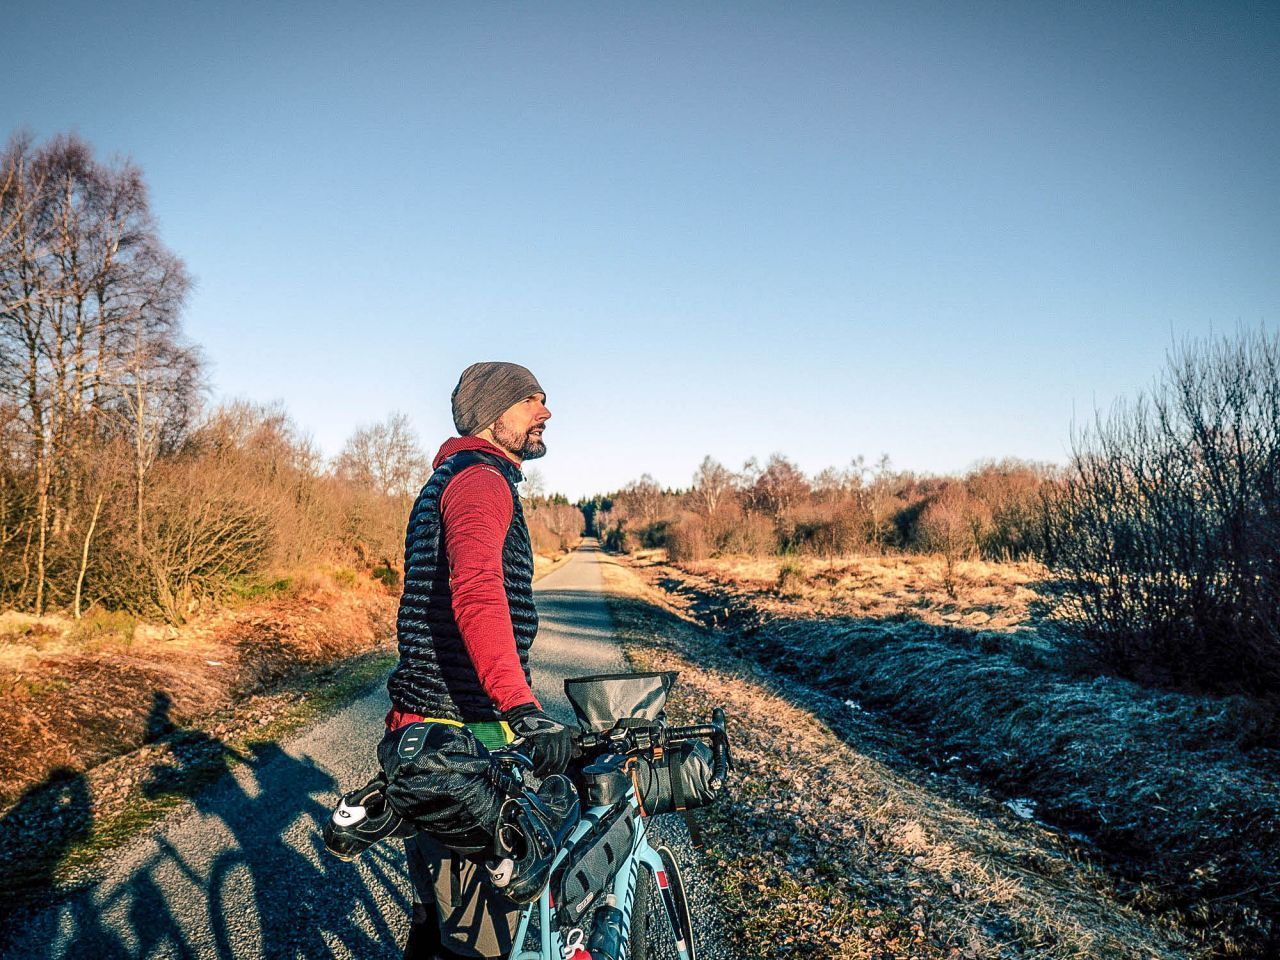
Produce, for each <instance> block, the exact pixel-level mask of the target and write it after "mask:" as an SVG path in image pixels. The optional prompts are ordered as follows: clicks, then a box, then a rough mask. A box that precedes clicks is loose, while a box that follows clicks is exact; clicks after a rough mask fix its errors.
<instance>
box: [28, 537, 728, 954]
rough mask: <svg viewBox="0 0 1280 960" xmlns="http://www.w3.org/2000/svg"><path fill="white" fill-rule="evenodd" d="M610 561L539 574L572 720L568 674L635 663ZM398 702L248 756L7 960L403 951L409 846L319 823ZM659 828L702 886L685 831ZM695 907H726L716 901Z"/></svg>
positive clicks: (554, 690) (374, 705)
mask: <svg viewBox="0 0 1280 960" xmlns="http://www.w3.org/2000/svg"><path fill="white" fill-rule="evenodd" d="M601 562H602V559H601V554H600V552H599V550H598V549H597V548H596V547H595V546H594V545H590V546H586V547H584V548H582V549H581V550H580V551H578V552H577V553H576V554H575V555H574V556H573V557H571V558H570V559H569V560H568V561H567V562H566V563H565V564H563V565H562V566H560V567H559V568H557V569H556V570H553V571H552V572H551V573H549V574H548V575H547V576H545V577H543V578H542V579H541V580H540V581H539V582H538V583H537V584H536V585H535V589H536V591H537V604H538V611H539V617H540V620H541V627H540V629H539V633H538V639H537V641H536V643H535V644H534V648H533V675H534V688H535V691H536V692H537V694H538V697H539V699H541V700H542V702H543V704H544V706H546V707H547V709H548V711H549V712H551V713H553V714H555V715H558V716H560V717H562V718H564V719H572V711H571V709H570V707H569V704H568V701H567V700H565V698H564V693H563V687H562V683H563V681H564V679H565V678H566V677H572V676H584V675H589V674H593V673H606V672H617V671H621V670H624V669H626V668H625V665H624V661H623V658H622V653H621V651H620V650H619V648H618V645H617V643H616V641H615V639H614V636H613V628H612V623H611V621H610V619H609V612H608V608H607V607H606V605H605V603H604V600H603V597H602V595H601V586H602V578H601V572H600V563H601ZM387 705H388V704H387V700H386V691H385V690H384V689H382V688H379V689H377V690H375V691H373V692H372V693H370V694H369V695H368V696H366V697H364V698H362V699H361V700H358V701H357V702H355V703H353V704H351V705H350V706H349V707H347V708H346V709H344V710H342V711H340V712H339V713H337V714H334V715H333V716H331V717H329V718H328V719H327V720H325V721H323V722H321V723H318V724H316V725H314V726H311V727H309V728H307V729H306V730H304V731H302V732H300V733H299V734H298V735H296V736H295V737H294V738H292V739H291V740H289V741H287V742H285V743H283V744H281V745H280V746H279V747H276V748H273V749H269V750H267V751H265V752H263V753H262V754H261V756H260V757H259V758H258V759H257V761H256V762H254V763H252V764H245V765H242V766H240V767H237V768H236V769H235V771H234V773H233V774H230V775H228V776H227V777H225V778H223V779H222V780H221V781H220V782H218V783H216V784H214V785H213V786H212V787H211V788H209V789H208V790H206V791H205V792H203V793H201V794H200V795H199V796H197V797H196V798H195V799H194V800H193V801H192V802H191V804H190V805H189V807H187V808H185V809H183V810H182V811H180V812H179V813H178V814H176V815H174V816H172V817H170V818H169V819H168V820H167V821H166V822H165V823H164V824H163V825H162V826H161V828H160V829H159V830H158V831H157V832H156V833H154V834H152V835H149V836H147V837H144V838H140V839H138V840H136V841H135V842H133V843H132V844H130V845H129V846H127V847H126V848H124V849H122V850H120V851H117V852H116V853H115V854H114V855H113V860H112V863H111V865H110V866H109V868H108V869H107V871H106V875H105V877H104V878H103V879H102V880H101V881H100V882H98V883H97V884H95V885H94V886H93V887H91V888H89V889H87V890H85V891H83V892H81V893H80V894H78V895H76V896H74V897H73V898H71V899H70V900H67V901H66V902H63V903H59V904H55V905H53V906H51V907H49V908H48V909H46V910H44V911H42V912H40V913H38V914H37V915H35V916H34V917H33V918H31V920H30V922H28V923H27V924H26V925H25V926H24V927H23V929H22V930H21V931H20V932H19V933H18V934H17V935H16V936H15V937H14V938H12V939H11V941H10V943H9V945H8V949H7V950H6V951H5V956H6V957H8V956H12V957H15V958H17V957H22V958H50V960H53V958H64V957H65V958H95V960H97V958H105V960H111V958H124V957H128V958H143V957H146V958H161V957H166V958H167V957H182V958H187V957H192V958H196V957H198V958H205V957H209V958H215V957H216V958H225V960H230V958H248V957H268V958H278V957H307V958H313V957H314V958H319V957H361V958H373V957H399V956H400V952H399V949H398V945H399V944H400V943H401V942H402V941H403V937H404V932H405V928H406V924H407V921H406V917H407V910H408V905H409V902H408V901H409V894H408V884H407V879H406V877H405V871H404V856H403V851H402V849H400V848H399V847H398V845H393V844H379V845H377V846H376V847H374V848H373V849H371V850H369V851H367V852H366V853H365V854H364V855H362V856H361V857H360V858H359V859H358V860H357V861H356V862H355V863H343V862H341V861H339V860H337V859H335V858H334V857H331V856H329V855H327V854H326V853H325V852H324V849H323V844H322V841H321V838H320V826H319V825H320V824H321V823H323V821H324V818H325V817H327V816H328V813H329V811H330V809H331V808H332V804H333V803H334V801H335V800H336V797H337V795H338V794H339V793H340V792H341V791H342V790H344V789H347V790H349V789H352V788H353V787H355V786H358V785H359V784H361V783H364V782H365V780H367V779H368V777H369V776H370V775H371V774H372V772H373V770H374V765H375V760H374V757H373V748H374V745H375V744H376V743H377V740H378V738H379V736H380V735H381V728H382V717H383V714H384V713H385V711H386V709H387ZM662 819H663V820H670V819H673V818H670V817H667V818H662ZM659 826H661V827H662V830H661V832H662V834H663V836H664V839H666V841H667V842H669V843H672V844H673V845H674V846H675V847H676V849H677V854H678V855H680V854H681V853H682V852H683V855H682V856H681V860H682V862H683V863H686V864H688V865H689V867H687V868H686V881H687V882H688V883H689V885H690V886H691V887H693V886H696V885H697V884H698V881H697V877H696V874H697V865H696V863H692V862H691V861H693V860H695V859H696V858H695V857H694V855H693V852H692V851H690V850H688V849H687V847H686V845H685V842H683V841H684V838H682V836H681V834H682V828H681V827H679V826H678V825H677V826H674V827H672V826H670V825H667V824H659ZM690 867H691V868H692V870H690V869H689V868H690ZM691 872H692V875H690V873H691ZM698 899H699V900H701V899H702V898H701V897H699V898H698ZM694 912H695V914H705V915H708V916H710V915H711V912H710V905H707V908H706V909H705V910H704V909H700V908H697V907H695V911H694ZM718 926H719V925H718V924H715V923H708V924H707V930H706V931H705V932H704V933H702V934H700V936H699V938H698V939H699V944H698V945H699V948H700V950H701V952H702V954H703V956H706V957H722V958H723V957H732V956H734V954H733V953H732V952H728V951H727V949H726V948H725V946H724V945H723V944H721V943H719V942H717V941H718V938H717V937H716V936H715V934H716V930H717V929H718Z"/></svg>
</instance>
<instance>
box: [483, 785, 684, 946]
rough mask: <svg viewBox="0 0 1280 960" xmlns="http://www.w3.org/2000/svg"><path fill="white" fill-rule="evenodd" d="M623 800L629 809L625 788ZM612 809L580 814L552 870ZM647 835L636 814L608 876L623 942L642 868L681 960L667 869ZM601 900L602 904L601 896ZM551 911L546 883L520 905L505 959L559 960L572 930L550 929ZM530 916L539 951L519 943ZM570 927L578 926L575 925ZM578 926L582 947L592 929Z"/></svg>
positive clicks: (632, 794)
mask: <svg viewBox="0 0 1280 960" xmlns="http://www.w3.org/2000/svg"><path fill="white" fill-rule="evenodd" d="M626 802H627V803H629V804H631V806H632V807H633V808H634V807H635V806H636V802H635V791H634V789H632V790H629V791H627V800H626ZM611 809H613V808H612V807H607V806H601V807H592V808H591V809H590V810H588V811H587V813H586V814H584V816H583V818H582V820H581V822H579V824H578V825H577V826H576V827H574V829H573V832H572V833H571V834H569V839H568V840H567V841H566V842H565V845H564V846H563V847H561V849H560V850H559V851H557V853H556V856H555V859H554V860H553V861H552V864H551V869H552V872H553V873H554V871H555V868H556V867H558V866H559V865H560V863H561V862H562V861H563V860H564V858H565V856H566V853H567V851H568V850H569V849H570V848H572V847H573V845H574V844H575V843H577V842H578V840H580V839H581V838H582V837H583V835H584V834H586V833H587V832H588V831H589V830H590V829H591V828H592V826H594V824H595V822H596V821H598V820H599V819H600V818H602V817H604V816H605V815H606V814H607V813H608V812H609V811H610V810H611ZM647 835H648V821H647V820H646V819H645V818H644V817H636V818H635V823H634V824H633V826H632V831H631V852H630V853H628V854H627V856H626V857H625V858H623V861H622V863H621V865H620V866H619V867H618V872H617V875H616V876H615V877H614V880H613V896H614V900H615V903H616V906H617V907H618V909H619V910H621V911H622V936H623V942H624V943H625V942H626V941H627V938H628V937H629V936H630V931H631V911H632V910H633V909H635V907H636V904H635V893H636V883H637V881H638V880H639V871H640V870H641V869H642V867H643V868H644V869H647V870H648V871H649V872H650V874H651V875H652V876H653V879H654V883H655V885H656V887H657V888H658V893H659V896H660V897H661V899H662V902H663V906H664V907H665V908H666V914H667V920H668V922H669V923H670V924H671V929H672V931H673V933H672V940H673V942H674V943H675V945H676V953H677V955H678V956H679V957H680V960H688V957H689V950H688V945H687V944H686V943H685V942H684V934H683V932H682V931H681V928H680V920H679V916H678V914H677V911H676V905H675V898H674V897H673V895H672V893H671V889H670V887H669V885H668V878H667V867H666V864H664V863H663V862H662V857H660V856H659V855H658V852H657V851H656V850H654V849H653V847H651V846H649V840H648V836H647ZM601 902H602V903H603V898H602V899H601ZM646 908H647V904H640V909H641V910H644V909H646ZM554 912H555V911H554V910H553V909H552V906H551V887H550V884H548V885H547V888H546V889H544V890H543V891H542V894H541V895H540V896H539V897H538V899H537V900H536V901H535V902H533V903H531V904H529V906H527V907H525V909H524V913H522V914H521V916H520V924H519V926H518V927H517V928H516V938H515V941H514V945H513V946H512V948H511V953H510V954H508V955H507V960H562V958H563V957H564V949H565V944H566V942H567V941H566V938H567V937H569V936H571V935H572V931H570V930H564V931H562V930H557V929H555V927H554V919H553V915H554ZM535 914H537V917H538V930H539V934H540V942H539V945H538V949H536V950H527V949H524V942H525V938H526V936H527V935H528V933H529V924H530V923H531V922H532V921H533V917H534V915H535ZM590 919H591V913H590V912H589V913H588V914H587V915H586V916H585V917H583V920H584V921H586V922H588V923H589V922H590ZM574 929H579V928H576V927H575V928H574ZM581 930H582V934H581V941H580V942H581V944H582V948H583V949H584V950H585V949H586V943H587V940H589V939H590V938H591V930H590V929H588V928H581ZM575 939H577V938H575ZM623 953H624V955H626V956H630V949H629V948H628V949H626V950H624V951H623Z"/></svg>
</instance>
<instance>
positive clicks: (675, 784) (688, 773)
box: [564, 671, 716, 817]
mask: <svg viewBox="0 0 1280 960" xmlns="http://www.w3.org/2000/svg"><path fill="white" fill-rule="evenodd" d="M675 679H676V673H675V672H674V671H666V672H660V673H610V674H602V675H600V676H595V677H578V678H575V679H572V680H566V681H565V682H564V692H565V695H566V696H567V697H568V698H569V702H570V703H571V704H572V705H573V710H574V713H576V714H577V715H578V722H579V724H580V725H581V726H582V727H583V729H585V730H589V731H591V732H593V733H603V732H604V731H606V730H609V729H611V728H612V727H615V726H619V725H623V724H625V725H627V726H634V727H644V726H648V725H654V726H656V725H657V724H658V723H659V722H660V721H661V720H662V718H663V712H662V711H663V707H664V706H666V702H667V693H668V691H670V689H671V687H672V685H673V684H674V683H675ZM597 767H599V773H596V774H595V775H594V776H592V775H591V774H592V772H593V771H595V770H596V768H597ZM583 773H584V774H588V776H587V784H586V794H585V795H586V796H588V797H589V798H595V796H596V794H600V795H601V798H600V802H609V800H608V799H605V798H606V796H608V795H611V794H612V793H614V792H616V787H615V786H614V785H613V781H612V780H611V779H610V777H611V776H613V777H616V776H617V775H623V776H625V777H626V778H628V779H629V780H630V782H631V785H633V786H634V787H635V791H636V800H637V801H638V802H639V804H640V812H641V813H642V814H643V815H644V816H647V817H648V816H655V815H657V814H659V813H675V812H683V811H688V810H697V809H698V808H699V807H704V806H706V805H707V804H708V803H710V802H711V801H712V800H714V799H715V798H716V792H715V791H714V790H712V789H711V773H712V753H711V748H710V747H708V746H707V745H706V744H705V743H703V742H701V741H699V740H690V741H686V742H683V743H677V744H671V745H669V746H667V747H666V748H663V749H654V750H652V751H647V752H645V753H642V754H637V755H635V756H631V757H627V758H626V761H625V763H624V764H621V765H609V764H601V763H597V764H593V765H592V766H591V767H588V768H586V769H585V770H584V771H583ZM597 781H598V782H597ZM625 782H626V781H625V780H623V783H624V784H625ZM622 789H623V792H625V789H626V788H625V786H624V787H623V788H622Z"/></svg>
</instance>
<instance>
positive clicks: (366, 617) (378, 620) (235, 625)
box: [0, 573, 396, 808]
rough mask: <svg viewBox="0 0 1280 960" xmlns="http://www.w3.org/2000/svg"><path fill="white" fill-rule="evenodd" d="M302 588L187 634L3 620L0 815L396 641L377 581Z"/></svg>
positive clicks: (320, 579) (113, 623) (312, 580)
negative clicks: (171, 728)
mask: <svg viewBox="0 0 1280 960" xmlns="http://www.w3.org/2000/svg"><path fill="white" fill-rule="evenodd" d="M343 579H344V580H345V579H346V578H343ZM295 580H296V582H295V586H294V588H293V589H291V590H290V591H288V592H287V593H284V594H282V595H277V596H274V597H272V598H271V599H268V600H262V601H255V602H246V603H242V604H240V605H238V606H236V607H233V608H230V609H224V610H221V611H218V612H217V613H212V614H208V615H205V616H202V617H200V618H199V619H196V620H194V621H192V622H191V623H189V624H188V625H186V626H184V627H182V628H173V627H165V626H154V625H151V624H145V623H136V622H135V621H133V620H132V619H129V618H118V617H112V616H105V617H102V616H100V617H97V618H93V619H90V618H86V620H87V621H88V622H86V621H79V622H77V621H72V620H67V619H65V618H57V617H43V618H39V619H36V618H33V617H27V616H24V615H18V614H12V613H9V614H5V615H4V616H3V618H0V728H2V729H4V730H5V736H4V738H3V739H0V808H3V807H6V806H7V805H8V804H9V803H11V802H12V801H13V800H15V799H16V798H17V797H18V795H19V794H21V792H22V791H23V790H24V789H25V788H26V787H28V786H30V785H32V784H34V783H38V782H39V781H41V780H42V779H43V778H44V777H45V776H46V775H47V774H48V773H49V772H50V771H51V770H54V769H55V768H59V767H65V768H68V769H70V770H77V771H83V770H86V769H88V768H90V767H92V766H93V765H94V764H97V763H100V762H102V761H103V760H105V759H108V758H110V757H113V756H116V755H117V754H120V753H122V752H124V751H127V750H130V749H133V748H134V747H137V746H139V745H140V744H142V743H144V742H145V741H146V740H147V739H148V738H150V737H153V736H155V735H156V733H157V730H156V725H157V724H158V723H159V724H163V723H165V722H168V723H172V724H177V725H193V724H196V723H197V722H198V721H200V720H201V719H202V718H203V717H205V716H207V715H209V714H211V713H213V712H214V711H217V710H220V709H224V708H226V707H228V706H229V705H230V704H232V703H233V702H235V701H236V700H238V699H240V698H242V697H244V696H247V695H248V694H251V693H254V692H256V691H259V690H262V689H264V688H266V687H268V686H270V685H272V684H274V683H277V682H279V681H281V680H283V679H285V678H287V677H290V676H295V675H298V674H300V673H304V672H306V671H308V670H310V669H314V668H316V667H320V666H323V665H326V664H329V663H333V662H336V661H339V660H342V659H344V658H347V657H351V656H353V655H355V654H357V653H362V652H365V651H367V650H370V649H373V648H375V647H377V646H378V645H380V644H384V643H386V642H387V641H388V640H389V639H390V637H391V636H392V635H393V632H394V617H395V606H396V600H395V597H394V596H392V595H390V594H388V593H387V591H386V590H384V589H383V588H382V587H381V586H380V585H378V584H376V583H374V582H372V581H369V580H368V579H352V580H351V584H350V585H342V584H340V583H338V582H335V580H334V578H333V577H332V576H331V575H327V574H324V573H313V574H311V575H309V576H305V577H301V578H295ZM158 705H162V708H161V707H159V706H158ZM161 712H162V713H163V716H162V717H161V716H160V713H161ZM69 731H74V736H68V735H66V734H67V733H68V732H69ZM159 732H163V730H160V731H159Z"/></svg>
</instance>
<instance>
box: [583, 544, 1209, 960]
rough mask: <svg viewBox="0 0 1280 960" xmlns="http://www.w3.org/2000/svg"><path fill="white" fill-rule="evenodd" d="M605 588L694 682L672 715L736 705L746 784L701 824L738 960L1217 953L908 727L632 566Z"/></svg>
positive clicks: (683, 686) (655, 657)
mask: <svg viewBox="0 0 1280 960" xmlns="http://www.w3.org/2000/svg"><path fill="white" fill-rule="evenodd" d="M606 579H607V586H608V587H609V588H610V591H611V596H610V607H611V610H612V613H613V617H614V621H615V625H616V627H617V630H618V633H619V636H620V638H621V639H622V640H623V642H624V645H625V647H626V650H627V654H628V657H629V658H630V659H631V662H632V664H633V665H634V666H635V667H636V668H637V669H662V670H668V669H674V670H678V671H680V677H679V679H678V681H677V683H676V686H675V689H674V691H673V693H672V697H671V700H670V701H669V712H670V713H671V715H672V719H673V721H675V722H686V721H688V720H690V719H692V718H694V717H701V716H705V715H706V713H707V712H708V711H709V709H710V708H711V707H712V706H715V705H723V706H724V707H725V708H726V711H727V714H728V718H729V727H730V733H731V736H732V738H733V744H734V750H735V758H736V762H737V773H736V775H735V776H734V777H733V778H732V780H731V786H730V788H729V790H728V791H727V793H726V795H725V797H724V798H723V799H722V800H721V801H720V802H719V803H718V804H716V805H714V806H712V807H710V808H707V809H706V810H703V811H700V812H699V813H698V814H696V815H695V816H696V817H697V818H698V820H699V822H700V823H701V825H702V827H703V829H704V832H705V834H706V838H707V850H706V853H707V857H708V860H709V864H708V867H709V869H708V870H707V871H706V872H707V873H708V874H709V875H710V876H711V877H713V878H714V882H715V883H716V884H717V886H718V896H719V899H720V902H721V904H722V906H723V907H724V908H725V911H726V913H727V915H728V916H729V917H730V919H731V920H732V922H733V923H734V924H735V927H736V929H735V931H734V934H735V937H736V938H737V941H736V942H738V943H739V945H740V954H739V955H740V956H743V957H753V958H757V957H758V958H765V957H795V956H805V957H816V958H837V957H839V958H854V957H856V958H868V960H869V958H887V957H904V958H905V957H911V958H919V960H934V958H978V957H980V958H984V960H985V958H1005V957H1008V958H1013V957H1028V958H1030V957H1036V958H1051V960H1059V958H1080V960H1083V958H1100V957H1142V958H1164V957H1168V958H1172V957H1193V956H1204V955H1206V950H1205V948H1204V946H1203V945H1202V944H1199V943H1197V942H1196V941H1195V939H1194V938H1193V937H1192V936H1190V935H1188V933H1187V932H1186V931H1185V930H1183V929H1180V928H1179V926H1178V925H1177V924H1175V923H1171V922H1170V921H1169V918H1167V917H1152V916H1148V915H1145V914H1144V911H1143V910H1141V909H1140V908H1139V907H1138V906H1136V905H1135V904H1133V903H1132V902H1129V901H1130V900H1131V898H1127V897H1126V896H1124V895H1123V893H1122V891H1119V890H1117V889H1116V886H1115V884H1114V883H1113V881H1112V878H1111V877H1110V876H1109V875H1108V874H1107V872H1106V871H1105V870H1104V869H1103V868H1102V867H1101V866H1100V865H1099V864H1098V863H1096V862H1094V861H1093V859H1092V858H1091V857H1090V856H1088V855H1087V854H1085V855H1082V854H1081V852H1080V851H1081V848H1080V846H1079V845H1078V844H1077V843H1075V842H1074V841H1072V840H1071V839H1070V838H1068V837H1066V836H1064V835H1063V834H1061V833H1058V832H1056V831H1053V830H1051V829H1048V828H1046V827H1044V826H1042V825H1041V824H1038V823H1036V822H1035V821H1033V820H1025V819H1022V818H1019V817H1018V816H1016V815H1015V814H1013V813H1012V812H1009V811H1007V810H1005V809H1004V808H1003V807H1002V806H1001V805H1000V804H999V803H998V802H997V801H995V800H993V799H991V798H990V797H988V796H987V795H986V794H985V793H984V792H983V791H980V790H975V789H973V788H971V787H967V786H965V785H964V784H962V783H960V782H958V781H957V780H956V779H955V778H952V777H944V776H937V775H935V774H933V773H931V771H929V770H928V769H927V768H925V767H922V766H921V765H919V764H916V763H912V762H911V761H909V760H907V759H905V758H904V756H903V754H902V750H903V749H905V747H906V746H907V745H908V741H909V740H910V736H909V734H906V735H904V734H903V733H902V732H901V731H894V730H891V729H886V728H885V727H884V726H883V724H882V723H881V722H880V721H878V720H877V719H876V718H875V717H874V716H873V715H871V714H870V713H868V712H865V711H864V712H859V711H851V710H850V709H849V708H848V707H846V706H845V705H844V704H843V703H842V702H841V701H839V700H837V699H835V698H832V697H826V696H823V695H821V694H817V693H814V692H813V691H812V690H810V689H809V688H807V687H806V686H805V685H803V684H801V683H799V682H798V681H795V680H793V679H789V678H787V677H785V676H782V675H780V674H779V673H777V672H776V671H774V670H766V669H762V668H760V667H759V666H757V665H756V664H755V663H753V662H752V661H749V660H744V659H741V658H739V657H737V656H735V655H733V654H732V653H730V652H729V651H727V650H726V649H725V645H724V643H723V639H724V637H723V635H722V634H721V633H720V632H719V631H715V630H706V629H703V628H701V627H699V626H696V625H695V624H694V623H692V622H690V620H689V619H688V618H687V617H686V616H684V615H683V611H680V610H678V609H674V608H673V607H672V606H671V605H670V604H669V603H668V602H667V597H666V595H665V594H663V593H660V592H658V591H656V590H653V589H651V588H649V587H647V586H645V585H644V584H642V583H641V582H640V581H639V579H638V578H637V577H635V576H634V575H633V574H631V573H630V572H629V571H627V570H626V569H620V568H612V569H609V570H607V571H606Z"/></svg>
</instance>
